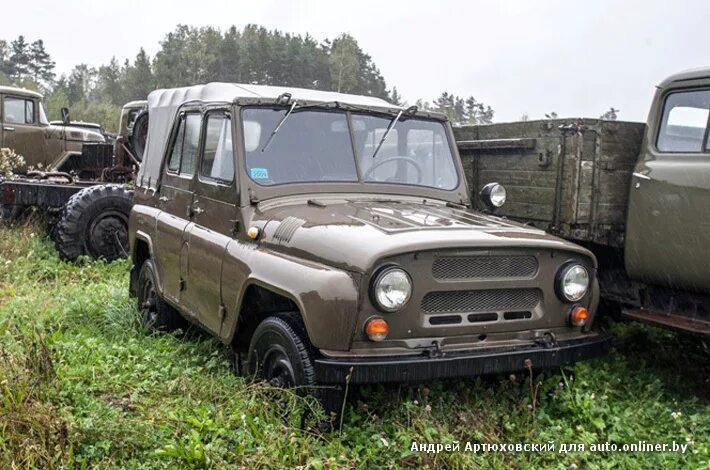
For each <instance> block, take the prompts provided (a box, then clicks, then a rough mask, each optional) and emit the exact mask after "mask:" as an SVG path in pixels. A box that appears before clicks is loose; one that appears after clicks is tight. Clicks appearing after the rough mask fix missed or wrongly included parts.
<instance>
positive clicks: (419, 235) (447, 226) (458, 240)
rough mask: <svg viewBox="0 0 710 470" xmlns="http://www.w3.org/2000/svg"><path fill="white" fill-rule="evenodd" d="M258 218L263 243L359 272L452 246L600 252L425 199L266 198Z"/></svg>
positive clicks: (263, 244) (278, 249)
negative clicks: (393, 259)
mask: <svg viewBox="0 0 710 470" xmlns="http://www.w3.org/2000/svg"><path fill="white" fill-rule="evenodd" d="M251 225H252V226H257V227H260V228H262V230H263V234H262V238H261V242H260V243H261V244H262V246H268V247H269V248H271V249H274V250H276V251H281V252H283V253H285V254H289V255H293V256H298V257H302V258H307V259H310V260H313V261H316V262H320V263H323V264H327V265H330V266H336V267H340V268H342V269H347V270H350V271H355V272H366V271H367V270H368V269H370V268H371V267H372V266H373V265H374V264H375V263H376V262H377V261H378V260H379V259H382V258H387V257H390V256H394V255H398V254H402V253H408V252H416V251H426V250H438V249H446V248H454V249H456V248H513V247H518V248H519V247H531V248H548V249H556V250H565V251H571V252H576V253H582V254H584V255H585V256H588V257H590V258H592V259H593V256H592V255H591V254H590V253H589V252H588V251H587V250H585V249H584V248H581V247H579V246H577V245H574V244H572V243H569V242H567V241H564V240H562V239H559V238H557V237H553V236H551V235H548V234H547V233H545V232H544V231H542V230H539V229H535V228H532V227H528V226H524V225H521V224H518V223H515V222H511V221H508V220H505V219H501V218H499V217H494V216H490V215H486V214H482V213H480V212H477V211H473V210H470V209H466V208H459V207H450V205H446V204H445V203H442V202H438V201H423V200H421V199H419V200H415V199H412V200H404V199H402V200H398V201H391V200H386V199H363V198H362V197H361V196H359V197H358V196H353V197H352V198H343V197H340V198H320V197H319V198H317V199H310V200H307V199H302V198H301V199H292V198H284V199H280V200H271V201H266V202H262V203H260V204H259V205H258V207H257V210H256V212H255V214H254V217H253V219H252V223H251Z"/></svg>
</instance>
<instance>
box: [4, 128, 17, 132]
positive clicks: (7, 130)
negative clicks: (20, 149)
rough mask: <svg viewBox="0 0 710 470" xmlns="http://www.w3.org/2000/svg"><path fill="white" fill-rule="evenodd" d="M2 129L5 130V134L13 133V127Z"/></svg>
mask: <svg viewBox="0 0 710 470" xmlns="http://www.w3.org/2000/svg"><path fill="white" fill-rule="evenodd" d="M3 129H5V132H15V128H14V127H3Z"/></svg>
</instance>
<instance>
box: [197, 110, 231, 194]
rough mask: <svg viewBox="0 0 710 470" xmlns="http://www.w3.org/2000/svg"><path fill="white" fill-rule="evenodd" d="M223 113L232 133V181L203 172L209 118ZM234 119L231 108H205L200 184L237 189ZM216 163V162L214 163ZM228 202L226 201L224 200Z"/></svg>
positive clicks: (198, 179) (201, 144) (199, 167)
mask: <svg viewBox="0 0 710 470" xmlns="http://www.w3.org/2000/svg"><path fill="white" fill-rule="evenodd" d="M215 114H217V115H223V116H226V117H227V119H228V120H229V132H230V133H231V134H232V146H231V151H232V179H231V181H227V180H221V179H219V178H212V177H210V176H206V175H203V174H202V165H203V164H204V158H205V146H206V144H207V125H208V123H209V118H210V115H215ZM234 139H235V138H234V119H233V117H232V112H231V111H230V109H229V108H225V107H216V108H208V109H206V110H204V112H203V114H202V129H201V132H200V149H199V152H198V153H199V159H198V162H197V171H196V172H195V173H196V179H197V183H198V184H208V185H212V186H216V187H222V188H225V189H227V188H234V189H235V190H236V186H237V161H236V155H235V152H234V144H235V140H234ZM213 164H214V163H213ZM223 202H226V201H223Z"/></svg>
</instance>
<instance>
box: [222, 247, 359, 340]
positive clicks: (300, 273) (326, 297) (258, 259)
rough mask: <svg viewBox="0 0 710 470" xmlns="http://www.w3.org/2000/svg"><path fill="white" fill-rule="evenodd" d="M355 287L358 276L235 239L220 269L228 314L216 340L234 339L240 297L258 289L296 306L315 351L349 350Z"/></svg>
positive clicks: (355, 311) (356, 292) (354, 320)
mask: <svg viewBox="0 0 710 470" xmlns="http://www.w3.org/2000/svg"><path fill="white" fill-rule="evenodd" d="M359 282H360V279H359V276H358V275H357V274H354V273H351V272H348V271H344V270H341V269H336V268H332V267H330V266H326V265H323V264H319V263H315V262H312V261H307V260H303V259H300V258H294V257H290V256H287V255H284V254H281V253H277V252H273V251H271V250H263V249H259V248H258V247H257V246H256V245H253V244H245V243H242V242H239V241H236V240H234V241H233V242H230V243H229V245H228V246H227V252H226V256H225V258H224V263H223V267H222V298H223V301H224V305H225V306H227V312H226V317H225V321H224V323H223V326H222V330H221V331H222V334H220V336H222V339H223V340H225V341H231V340H232V338H233V337H234V333H235V330H236V326H237V323H238V316H239V313H240V311H241V306H242V302H243V300H244V295H245V293H246V292H247V289H248V287H249V286H251V285H258V286H260V287H263V288H265V289H267V290H270V291H273V292H275V293H277V294H279V295H282V296H284V297H286V298H288V299H291V300H292V301H293V302H294V303H295V304H296V305H297V306H298V309H299V310H300V312H301V315H302V317H303V322H304V324H305V327H306V331H307V332H308V337H309V339H310V341H311V344H313V346H315V347H316V348H319V349H335V350H347V349H349V348H350V343H351V341H352V337H353V333H354V328H355V322H356V321H357V305H358V287H359ZM229 306H232V307H231V308H230V307H229Z"/></svg>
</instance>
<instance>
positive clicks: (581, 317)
mask: <svg viewBox="0 0 710 470" xmlns="http://www.w3.org/2000/svg"><path fill="white" fill-rule="evenodd" d="M587 320H589V310H587V309H586V308H584V307H582V306H581V305H578V306H576V307H574V308H573V309H572V312H570V314H569V322H570V323H571V324H572V326H584V325H585V324H586V323H587Z"/></svg>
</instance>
